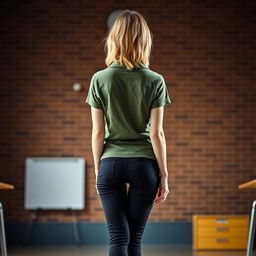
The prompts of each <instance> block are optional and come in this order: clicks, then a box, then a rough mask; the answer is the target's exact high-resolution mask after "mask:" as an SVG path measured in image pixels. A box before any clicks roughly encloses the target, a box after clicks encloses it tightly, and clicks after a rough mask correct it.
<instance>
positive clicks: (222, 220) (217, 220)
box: [216, 219, 228, 223]
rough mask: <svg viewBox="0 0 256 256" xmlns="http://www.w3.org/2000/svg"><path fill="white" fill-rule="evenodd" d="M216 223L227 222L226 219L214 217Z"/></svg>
mask: <svg viewBox="0 0 256 256" xmlns="http://www.w3.org/2000/svg"><path fill="white" fill-rule="evenodd" d="M216 223H228V219H216Z"/></svg>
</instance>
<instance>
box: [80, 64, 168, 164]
mask: <svg viewBox="0 0 256 256" xmlns="http://www.w3.org/2000/svg"><path fill="white" fill-rule="evenodd" d="M138 65H139V67H135V68H133V69H132V70H128V69H127V68H126V67H125V66H123V65H122V64H120V63H118V62H112V63H111V64H110V65H109V66H108V67H107V68H105V69H103V70H99V71H97V72H96V73H94V74H93V76H92V78H91V82H90V87H89V91H88V95H87V97H86V99H85V101H86V102H87V103H88V104H89V105H91V106H93V107H95V108H100V109H103V111H104V119H105V141H104V148H103V153H102V155H101V158H100V159H103V158H106V157H148V158H151V159H154V160H156V157H155V154H154V151H153V147H152V144H151V140H150V136H149V133H150V109H151V108H156V107H160V106H164V105H167V104H169V103H171V100H170V98H169V93H168V90H167V86H166V84H165V80H164V78H163V76H162V75H161V74H158V73H157V72H155V71H152V70H150V69H149V68H148V67H147V66H146V65H144V64H143V63H142V62H139V63H138Z"/></svg>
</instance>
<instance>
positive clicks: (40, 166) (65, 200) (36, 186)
mask: <svg viewBox="0 0 256 256" xmlns="http://www.w3.org/2000/svg"><path fill="white" fill-rule="evenodd" d="M84 191H85V159H84V158H75V157H35V158H31V157H29V158H26V162H25V192H24V198H25V200H24V207H25V209H84Z"/></svg>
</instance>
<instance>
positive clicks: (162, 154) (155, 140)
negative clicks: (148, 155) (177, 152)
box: [150, 106, 169, 204]
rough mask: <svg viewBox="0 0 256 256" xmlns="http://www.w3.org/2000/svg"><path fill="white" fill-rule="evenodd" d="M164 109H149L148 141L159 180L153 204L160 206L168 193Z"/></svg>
mask: <svg viewBox="0 0 256 256" xmlns="http://www.w3.org/2000/svg"><path fill="white" fill-rule="evenodd" d="M163 115H164V107H163V106H161V107H156V108H152V109H151V113H150V119H151V127H150V139H151V142H152V146H153V150H154V153H155V156H156V159H157V163H158V166H159V169H160V175H161V180H160V184H159V187H158V191H157V194H156V198H155V199H154V202H153V204H160V203H162V202H164V201H165V200H166V197H167V195H168V193H169V188H168V171H167V163H166V162H167V161H166V142H165V135H164V130H163Z"/></svg>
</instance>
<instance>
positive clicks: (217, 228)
mask: <svg viewBox="0 0 256 256" xmlns="http://www.w3.org/2000/svg"><path fill="white" fill-rule="evenodd" d="M216 230H217V231H228V227H216Z"/></svg>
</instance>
